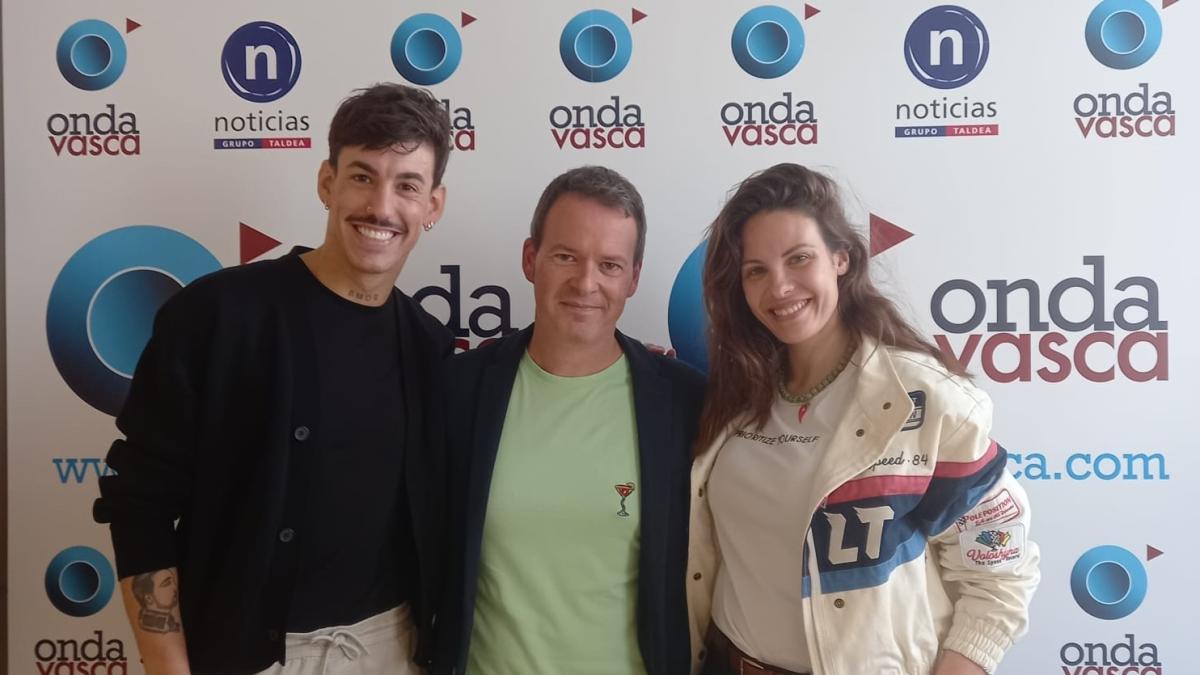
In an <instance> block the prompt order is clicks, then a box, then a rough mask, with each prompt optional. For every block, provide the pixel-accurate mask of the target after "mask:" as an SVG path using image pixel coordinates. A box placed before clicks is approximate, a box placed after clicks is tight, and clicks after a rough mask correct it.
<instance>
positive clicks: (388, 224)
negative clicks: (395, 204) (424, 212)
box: [346, 213, 408, 233]
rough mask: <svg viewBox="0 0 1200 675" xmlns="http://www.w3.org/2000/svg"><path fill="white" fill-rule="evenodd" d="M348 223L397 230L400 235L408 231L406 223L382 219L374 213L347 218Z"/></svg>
mask: <svg viewBox="0 0 1200 675" xmlns="http://www.w3.org/2000/svg"><path fill="white" fill-rule="evenodd" d="M346 222H348V223H350V224H352V225H366V226H369V227H378V228H380V229H386V230H395V231H397V232H400V233H404V232H407V231H408V228H407V227H405V226H404V223H401V222H400V221H398V220H392V219H391V218H380V217H379V216H376V215H375V214H373V213H364V214H354V215H352V216H349V217H347V218H346Z"/></svg>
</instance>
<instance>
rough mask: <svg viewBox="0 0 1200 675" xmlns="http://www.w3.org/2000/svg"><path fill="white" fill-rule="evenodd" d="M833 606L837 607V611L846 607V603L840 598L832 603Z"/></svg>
mask: <svg viewBox="0 0 1200 675" xmlns="http://www.w3.org/2000/svg"><path fill="white" fill-rule="evenodd" d="M833 606H834V607H837V608H838V609H841V608H843V607H845V606H846V601H845V600H843V599H841V598H838V599H837V600H834V601H833Z"/></svg>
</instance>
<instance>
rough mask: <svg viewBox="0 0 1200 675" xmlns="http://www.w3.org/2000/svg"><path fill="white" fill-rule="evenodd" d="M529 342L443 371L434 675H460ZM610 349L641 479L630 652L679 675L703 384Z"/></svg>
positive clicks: (463, 359) (514, 338)
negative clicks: (634, 645) (446, 419)
mask: <svg viewBox="0 0 1200 675" xmlns="http://www.w3.org/2000/svg"><path fill="white" fill-rule="evenodd" d="M532 334H533V328H532V327H530V328H526V329H525V330H523V331H521V332H519V333H516V334H514V335H511V336H508V337H506V338H502V339H500V340H497V341H496V342H493V343H491V344H489V345H487V346H484V347H481V348H479V349H476V350H474V351H471V352H468V353H465V354H460V355H457V356H455V357H454V358H452V359H451V360H450V363H449V365H448V366H447V376H446V379H445V382H444V385H445V393H444V398H445V403H444V405H443V407H445V409H446V410H447V411H452V414H453V417H454V422H453V423H452V424H449V425H447V428H446V451H447V453H448V456H449V464H450V481H451V483H450V490H451V495H450V496H451V500H450V501H451V506H450V511H451V514H452V515H451V518H452V520H451V523H450V525H451V536H452V537H453V541H452V543H451V545H450V546H451V550H452V554H451V561H450V574H449V578H448V579H447V580H446V601H445V608H444V609H443V610H442V612H441V614H440V618H439V626H438V640H439V648H438V659H437V661H438V662H437V664H436V665H435V667H434V671H433V672H434V673H437V674H438V675H444V674H446V673H458V674H461V673H463V672H464V671H465V668H466V660H467V652H468V648H469V642H470V637H471V627H472V621H473V618H474V611H475V595H476V588H477V582H478V577H479V559H480V546H481V543H482V538H483V524H484V517H485V515H486V512H487V503H488V494H489V491H490V489H491V480H492V469H493V468H494V467H495V463H496V452H497V450H498V446H499V443H500V433H501V431H502V430H503V428H504V418H505V415H506V413H507V410H508V400H509V396H510V394H511V393H512V387H513V382H514V381H515V379H516V374H517V366H518V365H519V364H520V361H521V357H522V356H523V355H524V354H525V349H526V347H527V346H528V344H529V339H530V336H531V335H532ZM617 340H618V342H619V343H620V345H621V349H622V350H624V352H625V356H626V359H627V361H628V363H629V369H630V374H631V378H632V381H633V402H634V415H635V417H636V420H637V434H638V450H639V453H638V455H639V458H638V461H639V466H640V473H641V486H640V488H639V489H640V490H641V491H642V497H641V501H640V505H641V513H640V517H641V547H640V553H639V559H638V588H637V603H638V606H637V614H636V616H637V634H638V646H639V648H640V651H641V655H642V661H643V663H644V664H645V666H646V672H647V673H649V675H687V674H688V672H689V671H690V669H691V648H690V644H689V642H690V637H689V631H688V615H687V596H686V589H685V578H686V576H687V546H688V509H689V505H690V501H689V499H688V491H689V489H690V488H689V485H690V478H691V477H690V468H691V465H692V443H693V441H694V440H695V434H696V429H697V426H698V422H699V415H700V406H701V404H702V402H703V399H704V376H703V375H701V374H700V373H699V372H697V371H696V370H694V369H693V368H692V367H691V366H688V365H687V364H685V363H683V362H682V361H677V360H675V359H671V358H667V357H665V356H658V355H655V354H651V353H650V352H649V351H647V350H646V348H645V347H644V346H642V344H641V343H640V342H637V341H635V340H631V339H629V338H627V337H625V336H624V335H622V334H620V333H617ZM530 675H535V674H530Z"/></svg>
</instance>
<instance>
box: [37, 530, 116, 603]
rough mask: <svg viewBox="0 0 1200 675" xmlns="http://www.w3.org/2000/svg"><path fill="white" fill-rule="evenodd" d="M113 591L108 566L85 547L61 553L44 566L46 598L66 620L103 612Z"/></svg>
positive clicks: (96, 553) (113, 582)
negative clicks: (71, 617)
mask: <svg viewBox="0 0 1200 675" xmlns="http://www.w3.org/2000/svg"><path fill="white" fill-rule="evenodd" d="M115 587H116V575H115V574H114V573H113V568H112V565H111V564H109V562H108V559H107V558H105V557H104V554H102V553H100V552H99V551H97V550H96V549H94V548H90V547H88V546H72V547H70V548H67V549H64V550H63V551H61V552H59V553H58V555H56V556H54V558H53V559H51V560H50V564H49V565H47V566H46V596H47V597H48V598H49V599H50V604H52V605H54V607H55V608H56V609H57V610H58V611H60V612H62V613H63V614H66V615H68V616H75V617H84V616H91V615H93V614H95V613H97V612H99V611H100V610H102V609H104V607H105V606H106V605H107V604H108V601H109V599H111V598H112V594H113V589H114V588H115Z"/></svg>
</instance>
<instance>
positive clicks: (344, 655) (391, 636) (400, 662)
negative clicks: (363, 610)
mask: <svg viewBox="0 0 1200 675" xmlns="http://www.w3.org/2000/svg"><path fill="white" fill-rule="evenodd" d="M415 650H416V629H415V628H414V626H413V621H412V616H411V613H410V612H409V609H408V606H407V605H401V606H400V607H397V608H396V609H392V610H388V611H386V612H383V613H382V614H376V615H375V616H373V617H370V618H368V619H364V620H362V621H359V622H358V623H356V624H354V625H353V626H335V627H333V628H322V629H320V630H315V631H313V632H311V633H288V634H287V642H286V645H285V647H284V663H283V664H282V665H280V664H278V663H276V664H274V665H273V666H271V667H270V668H267V669H266V670H264V671H262V673H260V674H259V675H385V674H387V675H421V669H420V668H419V667H417V666H416V665H415V664H414V663H413V662H412V655H413V652H414V651H415Z"/></svg>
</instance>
